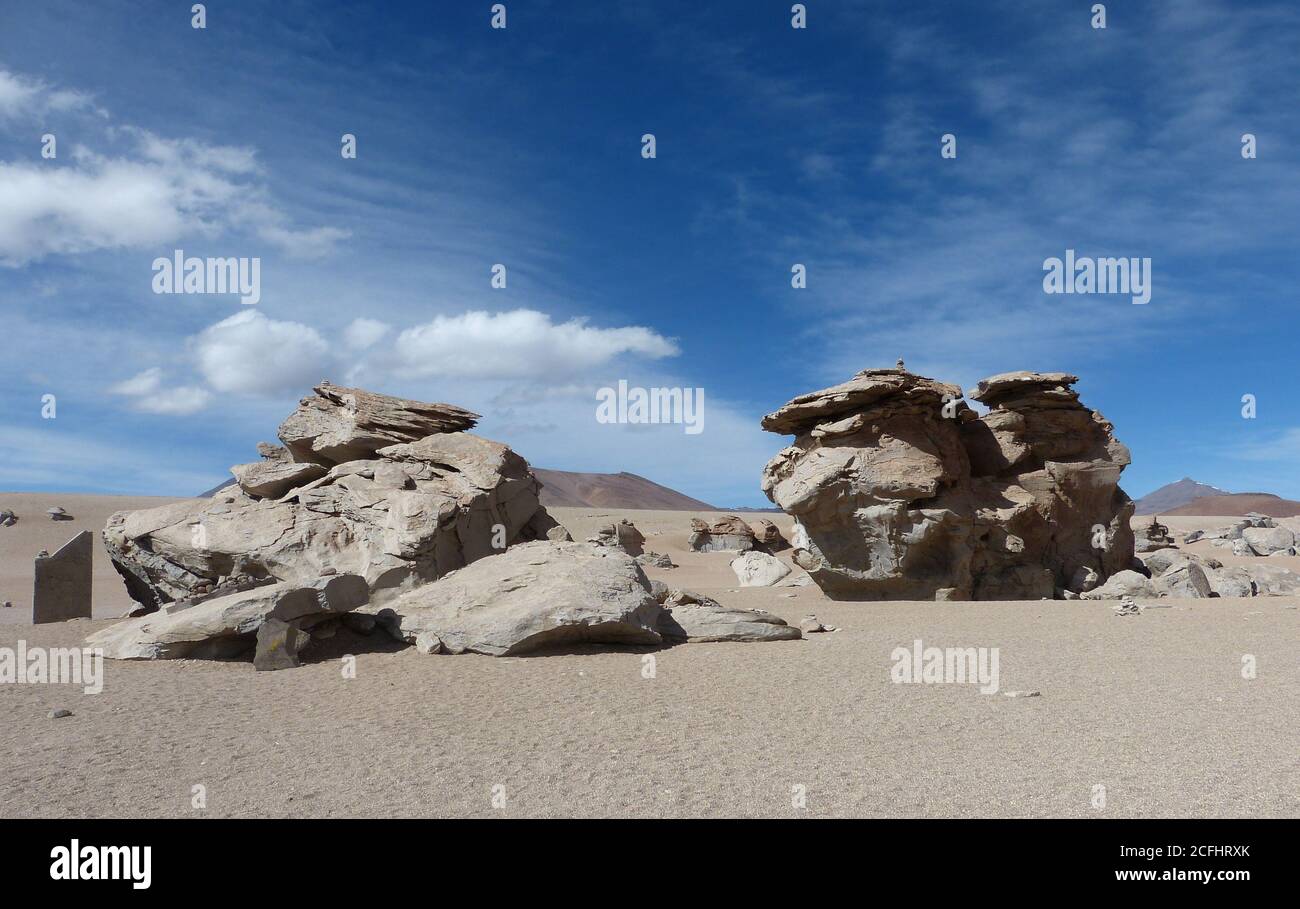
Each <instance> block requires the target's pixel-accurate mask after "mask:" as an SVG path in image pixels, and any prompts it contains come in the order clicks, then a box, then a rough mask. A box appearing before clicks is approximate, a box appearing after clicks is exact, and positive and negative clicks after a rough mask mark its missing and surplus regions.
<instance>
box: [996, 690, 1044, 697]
mask: <svg viewBox="0 0 1300 909" xmlns="http://www.w3.org/2000/svg"><path fill="white" fill-rule="evenodd" d="M1042 695H1043V693H1042V692H1041V691H1038V690H1033V691H1004V692H1002V696H1003V697H1008V698H1037V697H1042Z"/></svg>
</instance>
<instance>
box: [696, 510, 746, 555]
mask: <svg viewBox="0 0 1300 909" xmlns="http://www.w3.org/2000/svg"><path fill="white" fill-rule="evenodd" d="M686 545H687V546H689V547H690V548H691V549H692V550H694V551H695V552H748V551H749V550H751V549H753V548H754V529H753V528H752V527H750V526H749V525H748V524H746V523H745V521H744V519H743V518H741V517H740V516H739V515H734V514H729V515H726V516H724V517H721V518H718V520H716V521H714V522H713V523H712V524H710V523H709V522H707V521H702V520H700V519H699V518H691V535H690V538H689V539H688V540H687V541H686Z"/></svg>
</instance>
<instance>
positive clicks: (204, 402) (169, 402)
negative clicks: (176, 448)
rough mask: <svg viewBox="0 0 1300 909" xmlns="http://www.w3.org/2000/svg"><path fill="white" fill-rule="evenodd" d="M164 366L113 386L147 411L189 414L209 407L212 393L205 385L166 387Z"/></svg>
mask: <svg viewBox="0 0 1300 909" xmlns="http://www.w3.org/2000/svg"><path fill="white" fill-rule="evenodd" d="M162 377H163V373H162V369H160V368H159V367H157V366H155V367H152V368H150V369H146V370H145V371H144V372H142V373H139V374H138V375H135V376H132V377H131V378H129V379H126V380H125V381H122V382H118V383H117V384H116V385H113V386H111V387H110V388H109V391H110V392H111V393H112V394H115V395H122V396H124V397H128V398H132V399H133V400H132V402H131V406H132V407H133V408H134V409H135V410H141V411H144V412H145V413H156V414H165V415H167V416H186V415H188V414H192V413H197V412H198V411H200V410H202V409H203V408H205V407H207V406H208V403H209V402H210V401H211V400H212V395H211V393H209V392H208V391H207V389H204V388H198V387H196V386H193V385H181V386H177V387H175V388H164V387H163V384H162Z"/></svg>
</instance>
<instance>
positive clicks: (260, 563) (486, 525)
mask: <svg viewBox="0 0 1300 909" xmlns="http://www.w3.org/2000/svg"><path fill="white" fill-rule="evenodd" d="M336 399H337V401H340V402H342V403H334V402H336ZM403 408H408V409H409V411H410V412H409V413H405V412H404V411H403ZM468 414H469V412H468V411H461V410H460V409H459V408H451V407H450V406H449V405H443V404H433V405H423V404H419V403H418V402H409V401H404V400H402V399H400V398H388V397H386V396H384V395H375V394H371V393H369V392H361V391H358V390H356V389H339V388H335V387H334V386H330V385H328V384H326V385H322V386H321V387H320V388H319V389H317V395H316V397H314V398H306V399H304V401H303V403H302V404H301V405H300V406H299V410H298V411H297V412H296V413H295V414H294V416H291V417H290V418H289V419H288V420H286V421H285V424H286V426H289V427H290V429H285V428H284V427H281V433H282V438H283V439H284V441H285V443H286V445H287V446H288V448H287V452H288V453H286V451H285V450H278V449H275V448H274V447H273V446H267V445H263V446H260V450H261V452H262V455H263V459H264V460H263V464H264V465H265V466H263V467H259V466H258V465H252V466H251V467H250V469H247V470H242V471H241V469H240V468H236V475H237V476H240V485H237V486H233V487H227V488H226V489H223V490H221V491H220V492H218V493H217V494H215V495H214V496H213V497H212V498H211V499H199V500H194V501H189V502H178V503H174V504H171V505H164V506H161V507H159V508H151V509H147V510H144V511H134V512H122V513H118V514H115V515H113V516H112V517H111V518H110V519H109V522H108V526H107V527H106V528H105V530H104V544H105V547H106V549H107V551H108V554H109V557H110V558H111V559H112V561H113V564H114V566H115V567H116V568H117V570H118V572H119V573H120V574H121V575H122V576H123V578H124V579H125V580H126V583H127V589H128V591H129V592H130V594H131V596H132V597H133V598H134V599H135V600H136V601H137V602H139V603H140V604H141V610H142V611H153V610H155V609H157V608H159V607H160V606H162V605H164V604H166V603H168V602H171V601H173V600H176V599H180V598H183V597H188V596H192V595H194V594H195V593H196V592H202V591H203V590H205V589H208V588H211V587H219V586H221V585H223V584H226V583H227V582H228V581H229V580H230V579H231V578H233V577H237V576H241V575H246V576H248V577H250V578H253V579H255V580H259V581H263V582H265V581H286V582H292V583H306V582H308V581H311V580H312V579H314V578H316V577H319V576H320V575H322V574H324V573H326V572H327V570H334V571H338V572H340V573H344V572H346V573H351V574H358V575H361V576H362V577H364V578H365V579H366V582H367V583H368V584H369V586H370V589H371V591H372V593H373V594H374V596H375V598H376V599H377V600H383V599H385V598H388V597H392V596H396V595H398V594H400V593H401V592H402V591H404V590H407V589H410V588H412V587H414V586H417V585H419V584H422V583H426V582H428V581H432V580H435V579H436V578H439V577H441V576H442V575H444V574H446V573H447V572H449V571H453V570H455V569H457V568H461V567H463V566H465V565H468V564H469V563H471V562H473V561H475V560H477V559H480V558H482V557H484V556H487V555H493V554H495V553H499V552H500V551H501V550H502V549H503V548H505V547H508V546H513V545H516V544H518V543H523V542H528V541H530V540H544V539H548V538H549V537H550V536H552V535H557V536H564V535H565V534H564V531H563V528H561V527H559V525H558V524H556V522H555V520H554V519H553V518H551V516H550V515H549V514H548V513H547V511H546V509H545V508H543V507H542V506H541V504H540V502H539V501H538V492H539V490H540V484H539V483H538V481H537V478H536V477H535V476H534V475H533V472H532V470H531V469H530V468H529V466H528V463H527V462H526V461H525V460H524V459H523V458H521V457H520V456H519V455H517V454H515V452H513V451H512V450H511V449H510V448H509V447H508V446H506V445H503V444H501V443H499V442H493V441H490V440H488V439H484V438H481V437H479V436H475V435H471V434H470V433H466V432H459V431H447V432H442V431H439V430H438V429H437V427H439V426H447V427H451V426H459V425H463V424H464V423H465V422H466V421H467V420H469V419H470V417H471V416H472V415H468ZM465 415H468V416H465ZM318 430H319V431H318ZM426 430H427V431H431V432H432V433H433V434H431V435H425V436H423V437H420V438H416V439H413V440H408V441H396V442H394V441H393V440H395V439H405V438H408V437H409V436H411V435H413V434H415V433H418V432H423V431H426ZM389 443H391V444H389ZM313 446H315V447H313ZM377 446H378V447H377ZM317 448H319V451H317V450H316V449H317ZM351 454H358V455H361V457H359V458H357V459H354V460H347V461H344V462H342V463H332V462H331V461H330V459H331V458H334V457H343V456H346V455H351ZM308 456H309V457H316V458H320V460H319V461H313V462H309V463H307V464H306V466H307V468H309V469H308V470H305V471H304V472H302V473H294V471H296V470H297V469H298V468H297V467H296V466H295V465H301V464H303V463H304V462H302V461H294V460H291V458H298V457H308ZM241 474H242V476H241ZM285 483H290V484H293V483H297V484H299V485H296V486H293V488H290V489H285V488H284V485H285Z"/></svg>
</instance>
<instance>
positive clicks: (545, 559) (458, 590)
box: [367, 542, 661, 656]
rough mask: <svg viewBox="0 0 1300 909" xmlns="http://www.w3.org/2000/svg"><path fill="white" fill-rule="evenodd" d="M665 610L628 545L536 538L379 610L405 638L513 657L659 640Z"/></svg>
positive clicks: (453, 650) (456, 649) (450, 648)
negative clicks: (428, 637) (623, 548)
mask: <svg viewBox="0 0 1300 909" xmlns="http://www.w3.org/2000/svg"><path fill="white" fill-rule="evenodd" d="M367 611H372V612H376V610H374V609H368V610H367ZM659 611H660V607H659V604H658V603H656V602H655V599H654V596H653V595H652V594H651V592H650V582H649V580H648V579H647V578H646V576H645V573H644V572H643V571H642V570H641V567H640V566H639V565H637V563H636V561H635V560H633V559H632V557H631V556H629V555H627V554H626V553H623V552H620V551H619V550H617V549H613V548H610V547H604V546H595V545H592V544H590V543H550V542H545V543H542V542H537V543H524V544H521V545H519V546H512V547H510V548H509V549H507V550H506V551H505V552H503V553H501V554H500V555H497V556H494V557H493V558H490V559H480V560H478V561H476V562H474V563H472V564H470V565H467V566H466V567H464V568H461V569H459V570H458V571H454V572H452V573H450V574H448V575H446V576H445V577H443V578H441V579H440V580H437V581H434V582H433V583H431V584H426V585H424V586H422V587H417V588H416V589H415V590H413V591H411V592H409V593H407V594H405V595H403V596H401V597H399V598H398V599H396V600H394V601H392V602H390V603H388V604H387V605H386V606H385V607H384V608H382V609H379V610H378V611H377V612H376V618H378V619H379V621H380V622H381V623H382V624H384V625H385V627H387V628H388V630H389V631H390V633H392V634H393V635H394V636H395V637H397V638H398V639H399V640H403V641H406V642H407V643H415V642H416V639H417V638H418V637H419V636H420V635H421V634H423V633H424V632H431V633H432V634H434V635H436V636H437V637H438V638H440V639H441V641H442V646H443V648H444V649H445V650H446V651H447V652H448V653H464V652H466V651H472V652H474V653H484V654H488V655H491V656H515V655H517V654H521V653H530V652H533V651H537V650H543V649H547V648H553V647H560V646H568V645H571V644H577V643H603V644H658V643H660V640H661V639H660V636H659V632H658V631H656V630H655V626H656V622H657V619H658V615H659Z"/></svg>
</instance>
